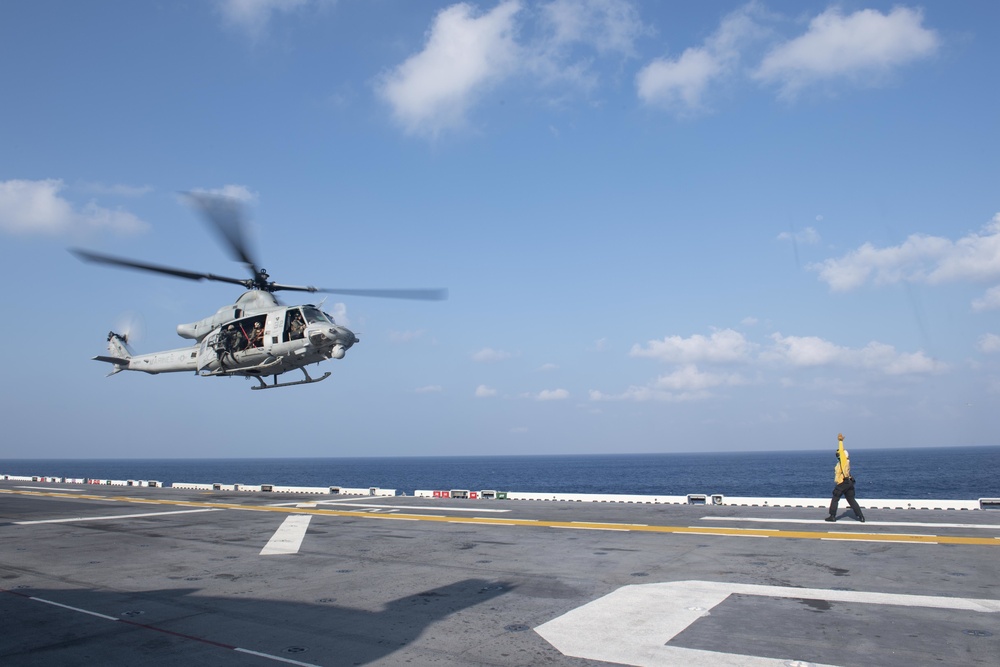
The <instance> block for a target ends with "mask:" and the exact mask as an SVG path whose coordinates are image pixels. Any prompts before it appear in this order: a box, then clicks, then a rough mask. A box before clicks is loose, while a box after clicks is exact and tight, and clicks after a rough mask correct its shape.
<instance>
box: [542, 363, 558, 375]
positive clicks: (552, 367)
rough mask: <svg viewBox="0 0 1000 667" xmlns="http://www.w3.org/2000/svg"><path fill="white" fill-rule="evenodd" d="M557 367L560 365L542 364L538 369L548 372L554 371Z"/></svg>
mask: <svg viewBox="0 0 1000 667" xmlns="http://www.w3.org/2000/svg"><path fill="white" fill-rule="evenodd" d="M557 368H559V367H558V366H557V365H555V364H542V365H541V366H539V367H538V370H539V371H541V372H543V373H547V372H548V371H554V370H556V369H557Z"/></svg>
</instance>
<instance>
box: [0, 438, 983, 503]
mask: <svg viewBox="0 0 1000 667" xmlns="http://www.w3.org/2000/svg"><path fill="white" fill-rule="evenodd" d="M833 453H834V448H833V447H831V448H830V449H829V450H826V449H824V450H822V451H806V452H739V453H736V452H727V453H700V454H601V455H570V456H447V457H395V458H264V459H0V475H2V474H9V475H39V476H51V477H90V478H97V479H121V480H127V479H135V480H140V479H141V480H157V481H160V482H163V483H165V484H169V483H172V482H200V483H223V484H234V483H238V484H276V485H288V486H343V487H370V486H377V487H380V488H383V489H396V490H397V491H398V492H400V493H406V494H412V493H413V491H414V490H416V489H426V490H434V489H471V490H481V489H495V490H499V491H536V492H537V491H542V492H551V493H619V494H642V495H686V494H689V493H705V494H716V493H721V494H724V495H727V496H776V497H812V498H815V497H822V496H826V495H827V494H829V493H830V491H831V489H832V488H833V468H834V466H835V464H836V459H835V457H834V456H833ZM851 466H852V472H853V474H854V476H855V477H856V478H857V480H858V483H857V494H858V496H859V497H866V496H867V497H869V498H933V499H949V500H955V499H958V500H975V499H977V498H996V497H1000V447H997V446H992V447H938V448H921V449H873V450H856V451H853V452H852V454H851Z"/></svg>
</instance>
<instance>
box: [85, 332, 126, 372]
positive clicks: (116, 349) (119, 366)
mask: <svg viewBox="0 0 1000 667" xmlns="http://www.w3.org/2000/svg"><path fill="white" fill-rule="evenodd" d="M108 352H110V353H111V355H110V356H105V355H98V356H96V357H94V361H104V362H107V363H109V364H114V366H115V369H114V370H113V371H111V372H110V373H108V375H109V376H111V375H114V374H115V373H120V372H121V371H124V370H128V366H129V359H131V358H132V354H133V352H132V348H130V347H129V345H128V339H127V338H126V337H125V336H122V335H121V334H116V333H115V332H114V331H111V332H109V333H108Z"/></svg>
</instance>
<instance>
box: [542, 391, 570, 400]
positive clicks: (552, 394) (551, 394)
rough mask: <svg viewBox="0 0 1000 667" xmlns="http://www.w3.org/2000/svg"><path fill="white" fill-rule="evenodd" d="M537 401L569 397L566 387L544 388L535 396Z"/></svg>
mask: <svg viewBox="0 0 1000 667" xmlns="http://www.w3.org/2000/svg"><path fill="white" fill-rule="evenodd" d="M534 398H535V400H536V401H563V400H566V399H567V398H569V392H568V391H566V390H565V389H543V390H542V391H540V392H538V393H537V394H535V396H534Z"/></svg>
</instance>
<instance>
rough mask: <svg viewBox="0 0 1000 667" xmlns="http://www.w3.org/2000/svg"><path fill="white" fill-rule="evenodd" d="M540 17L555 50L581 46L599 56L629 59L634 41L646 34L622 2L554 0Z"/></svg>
mask: <svg viewBox="0 0 1000 667" xmlns="http://www.w3.org/2000/svg"><path fill="white" fill-rule="evenodd" d="M541 13H542V17H543V21H545V22H546V23H547V24H548V26H549V28H550V30H551V33H552V37H551V44H553V45H556V46H561V45H565V44H574V43H585V44H588V45H591V46H593V47H594V48H595V49H596V50H597V51H598V52H599V53H620V54H624V55H633V54H634V53H635V46H634V45H635V40H636V39H637V38H638V37H640V36H641V35H644V34H646V33H647V32H648V29H647V28H646V27H645V26H644V25H643V23H642V21H641V20H640V19H639V12H638V11H637V10H636V9H635V7H633V6H632V4H631V3H630V2H626V1H625V0H555V1H554V2H550V3H548V4H547V5H543V6H542V7H541Z"/></svg>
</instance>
